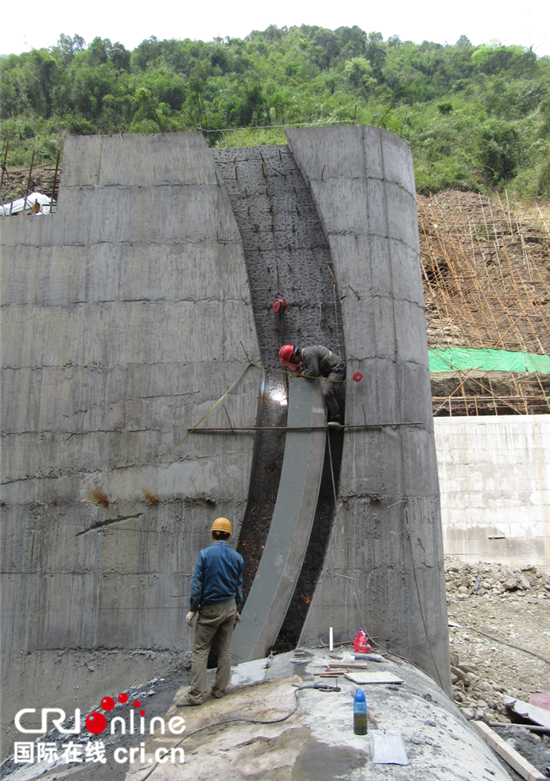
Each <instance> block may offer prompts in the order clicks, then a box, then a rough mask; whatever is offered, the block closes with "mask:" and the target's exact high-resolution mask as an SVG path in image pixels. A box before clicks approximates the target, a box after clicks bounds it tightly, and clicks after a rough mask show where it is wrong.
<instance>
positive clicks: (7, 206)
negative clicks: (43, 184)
mask: <svg viewBox="0 0 550 781" xmlns="http://www.w3.org/2000/svg"><path fill="white" fill-rule="evenodd" d="M51 202H52V199H51V198H49V197H48V196H47V195H44V193H29V194H28V195H27V197H26V199H25V198H18V199H17V200H16V201H12V202H11V203H4V204H2V206H0V217H9V216H10V214H17V213H18V212H22V211H23V209H25V211H30V210H31V209H32V208H33V206H35V204H37V205H38V207H39V208H38V210H37V211H36V212H35V213H36V214H49V213H50V208H51V207H50V204H51Z"/></svg>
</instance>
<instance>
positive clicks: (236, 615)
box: [235, 611, 241, 624]
mask: <svg viewBox="0 0 550 781" xmlns="http://www.w3.org/2000/svg"><path fill="white" fill-rule="evenodd" d="M240 620H241V614H240V613H239V612H238V611H237V612H236V613H235V623H236V624H238V623H239V621H240Z"/></svg>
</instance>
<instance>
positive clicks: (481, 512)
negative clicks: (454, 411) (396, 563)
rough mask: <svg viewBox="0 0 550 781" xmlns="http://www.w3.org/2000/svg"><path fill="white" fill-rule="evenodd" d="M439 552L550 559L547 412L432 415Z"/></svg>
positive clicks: (513, 560)
mask: <svg viewBox="0 0 550 781" xmlns="http://www.w3.org/2000/svg"><path fill="white" fill-rule="evenodd" d="M435 439H436V448H437V461H438V465H439V482H440V491H441V518H442V524H443V544H444V548H445V553H447V554H452V555H455V556H460V558H463V559H465V560H467V559H470V560H472V561H498V562H503V563H506V564H545V565H548V564H550V456H549V453H550V416H548V415H525V416H524V415H507V416H501V417H479V418H436V420H435Z"/></svg>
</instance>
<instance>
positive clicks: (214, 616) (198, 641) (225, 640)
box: [187, 602, 237, 705]
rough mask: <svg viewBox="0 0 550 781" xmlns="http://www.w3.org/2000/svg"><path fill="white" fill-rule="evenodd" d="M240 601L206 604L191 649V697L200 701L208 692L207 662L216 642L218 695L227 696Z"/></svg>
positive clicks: (215, 686) (189, 695)
mask: <svg viewBox="0 0 550 781" xmlns="http://www.w3.org/2000/svg"><path fill="white" fill-rule="evenodd" d="M236 614H237V605H236V604H235V602H225V603H222V604H219V605H202V606H201V607H200V608H199V617H198V619H197V626H196V628H195V637H194V640H193V651H192V653H191V688H190V689H189V693H188V695H187V696H188V697H189V699H190V700H191V702H194V703H195V704H197V705H199V704H200V703H201V702H202V699H203V697H204V695H205V694H206V692H207V687H206V665H207V663H208V654H209V652H210V648H211V646H212V643H213V642H214V641H215V642H216V648H217V651H218V668H217V670H216V680H215V683H214V686H213V687H212V694H213V695H214V697H223V695H224V694H225V690H226V688H227V684H228V683H229V679H230V677H231V639H232V637H233V628H234V626H235V616H236Z"/></svg>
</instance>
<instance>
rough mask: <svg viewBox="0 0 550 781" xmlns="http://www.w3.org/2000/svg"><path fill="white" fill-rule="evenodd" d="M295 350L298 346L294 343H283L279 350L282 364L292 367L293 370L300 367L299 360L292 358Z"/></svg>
mask: <svg viewBox="0 0 550 781" xmlns="http://www.w3.org/2000/svg"><path fill="white" fill-rule="evenodd" d="M295 351H296V346H295V345H293V344H283V346H282V347H281V349H280V350H279V361H280V363H281V366H286V367H287V369H291V370H292V371H293V372H295V371H297V369H299V368H300V361H299V360H296V361H292V360H291V358H292V357H293V355H294V353H295Z"/></svg>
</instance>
